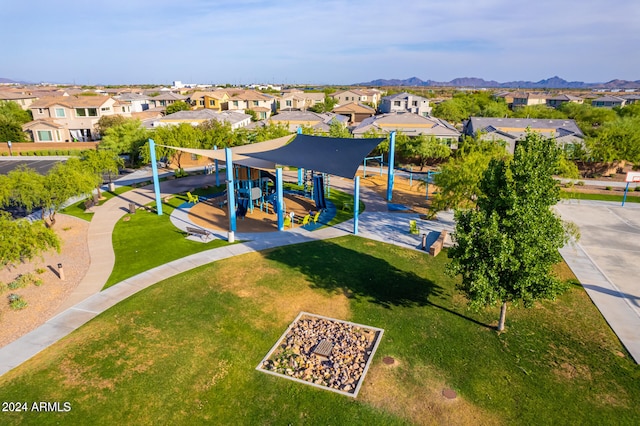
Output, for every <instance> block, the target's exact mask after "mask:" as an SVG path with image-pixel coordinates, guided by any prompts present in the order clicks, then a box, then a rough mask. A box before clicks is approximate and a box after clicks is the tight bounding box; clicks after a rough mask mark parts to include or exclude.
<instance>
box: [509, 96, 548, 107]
mask: <svg viewBox="0 0 640 426" xmlns="http://www.w3.org/2000/svg"><path fill="white" fill-rule="evenodd" d="M548 97H549V96H548V95H545V94H542V93H529V92H524V93H514V94H513V103H512V106H511V109H516V108H520V107H526V106H533V105H546V104H547V98H548Z"/></svg>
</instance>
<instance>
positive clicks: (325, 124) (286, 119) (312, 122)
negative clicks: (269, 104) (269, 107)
mask: <svg viewBox="0 0 640 426" xmlns="http://www.w3.org/2000/svg"><path fill="white" fill-rule="evenodd" d="M267 121H268V122H270V123H275V124H282V125H284V126H287V127H288V128H289V130H290V131H292V132H295V131H296V130H297V129H298V127H299V126H305V127H311V128H313V129H314V130H316V131H318V132H322V133H328V132H329V128H330V127H331V123H332V122H333V121H337V122H339V123H342V124H344V125H345V126H346V125H347V124H348V121H349V118H348V117H345V116H344V115H339V114H334V113H330V112H327V113H322V114H320V113H316V112H312V111H281V112H280V113H278V114H276V115H273V116H271V118H269V119H268V120H267Z"/></svg>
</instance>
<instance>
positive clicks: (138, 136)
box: [99, 119, 149, 164]
mask: <svg viewBox="0 0 640 426" xmlns="http://www.w3.org/2000/svg"><path fill="white" fill-rule="evenodd" d="M148 138H149V132H148V131H147V129H145V128H144V127H142V122H141V121H140V120H133V119H127V120H126V121H125V122H124V123H122V124H118V125H115V126H113V127H110V128H108V129H107V130H106V132H105V135H104V137H103V138H102V142H100V145H99V149H101V150H103V149H106V150H111V151H113V152H115V153H116V154H129V155H130V161H131V163H132V164H135V163H137V161H138V151H139V148H140V146H142V145H144V144H145V143H146V142H147V139H148Z"/></svg>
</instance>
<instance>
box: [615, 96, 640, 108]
mask: <svg viewBox="0 0 640 426" xmlns="http://www.w3.org/2000/svg"><path fill="white" fill-rule="evenodd" d="M620 97H621V98H622V99H624V101H625V102H624V104H625V105H631V104H635V103H636V102H640V95H636V94H632V95H620Z"/></svg>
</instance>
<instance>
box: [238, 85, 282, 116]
mask: <svg viewBox="0 0 640 426" xmlns="http://www.w3.org/2000/svg"><path fill="white" fill-rule="evenodd" d="M227 105H228V107H227V109H228V110H229V111H241V112H244V111H246V110H251V111H254V112H255V113H256V116H257V118H258V120H266V119H268V118H269V117H271V114H272V113H274V112H275V111H276V105H277V102H276V98H275V97H273V96H271V95H267V94H264V93H260V92H257V91H255V90H242V91H234V92H231V93H229V100H228V101H227Z"/></svg>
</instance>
